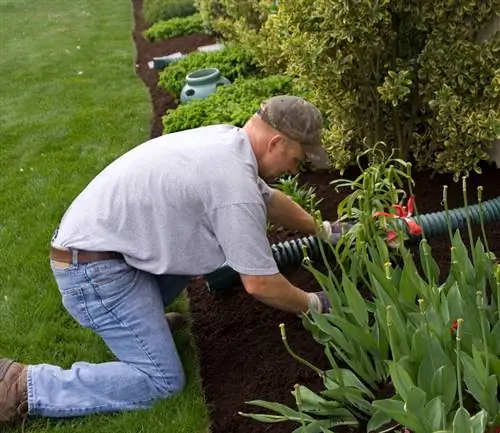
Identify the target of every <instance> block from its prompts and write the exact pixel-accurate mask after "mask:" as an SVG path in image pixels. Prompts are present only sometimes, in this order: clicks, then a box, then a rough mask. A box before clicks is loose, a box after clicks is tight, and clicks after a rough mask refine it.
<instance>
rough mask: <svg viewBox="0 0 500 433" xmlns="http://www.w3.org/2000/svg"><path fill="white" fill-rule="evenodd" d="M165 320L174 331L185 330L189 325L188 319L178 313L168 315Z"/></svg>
mask: <svg viewBox="0 0 500 433" xmlns="http://www.w3.org/2000/svg"><path fill="white" fill-rule="evenodd" d="M165 318H166V319H167V322H168V326H169V327H170V329H171V330H172V331H175V330H176V329H180V328H183V327H185V326H186V325H187V323H188V320H187V318H186V317H185V316H184V315H183V314H181V313H177V312H171V313H166V314H165Z"/></svg>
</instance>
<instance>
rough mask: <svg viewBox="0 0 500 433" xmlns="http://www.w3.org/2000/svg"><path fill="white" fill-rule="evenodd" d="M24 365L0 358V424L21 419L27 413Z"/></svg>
mask: <svg viewBox="0 0 500 433" xmlns="http://www.w3.org/2000/svg"><path fill="white" fill-rule="evenodd" d="M26 381H27V369H26V366H25V365H23V364H20V363H18V362H14V361H11V360H10V359H0V425H1V424H7V423H11V422H16V421H21V420H23V419H25V418H26V416H27V415H28V387H27V383H26Z"/></svg>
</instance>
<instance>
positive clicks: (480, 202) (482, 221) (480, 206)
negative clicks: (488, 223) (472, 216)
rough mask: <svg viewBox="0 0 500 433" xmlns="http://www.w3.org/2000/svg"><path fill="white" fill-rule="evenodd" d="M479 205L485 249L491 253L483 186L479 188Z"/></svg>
mask: <svg viewBox="0 0 500 433" xmlns="http://www.w3.org/2000/svg"><path fill="white" fill-rule="evenodd" d="M477 203H478V204H479V221H480V223H481V234H482V235H483V242H484V248H485V249H486V251H487V252H488V253H489V252H490V249H489V247H488V238H487V237H486V231H485V230H484V210H483V187H482V186H481V185H480V186H478V187H477Z"/></svg>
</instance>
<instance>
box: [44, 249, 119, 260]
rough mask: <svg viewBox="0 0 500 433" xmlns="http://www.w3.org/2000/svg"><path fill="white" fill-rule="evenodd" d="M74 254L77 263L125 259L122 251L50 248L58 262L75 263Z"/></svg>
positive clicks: (53, 257)
mask: <svg viewBox="0 0 500 433" xmlns="http://www.w3.org/2000/svg"><path fill="white" fill-rule="evenodd" d="M73 254H75V256H76V257H75V259H76V263H81V264H85V263H91V262H100V261H101V260H110V259H123V256H122V255H121V254H120V253H115V252H112V251H102V252H101V251H85V250H60V249H58V248H54V247H51V248H50V258H51V259H52V260H55V261H56V262H63V263H73Z"/></svg>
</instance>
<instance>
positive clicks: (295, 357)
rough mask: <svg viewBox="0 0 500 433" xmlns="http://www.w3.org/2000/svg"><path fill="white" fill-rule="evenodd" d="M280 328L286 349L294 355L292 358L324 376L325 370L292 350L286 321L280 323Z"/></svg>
mask: <svg viewBox="0 0 500 433" xmlns="http://www.w3.org/2000/svg"><path fill="white" fill-rule="evenodd" d="M280 330H281V339H282V340H283V344H284V345H285V349H286V350H287V352H288V353H289V354H290V355H291V356H292V358H294V359H295V360H297V361H298V362H300V363H302V364H304V365H305V366H307V367H309V368H310V369H312V370H313V371H315V372H316V373H317V374H318V375H319V376H321V377H322V376H323V375H324V371H323V370H320V369H319V368H318V367H316V366H314V365H312V364H311V363H310V362H309V361H306V360H305V359H304V358H301V357H300V356H299V355H297V354H296V353H294V352H293V351H292V349H291V348H290V346H289V344H288V341H287V338H286V331H285V324H284V323H280Z"/></svg>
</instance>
